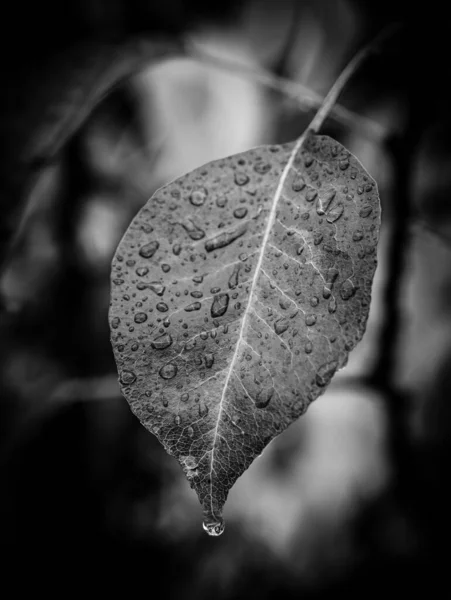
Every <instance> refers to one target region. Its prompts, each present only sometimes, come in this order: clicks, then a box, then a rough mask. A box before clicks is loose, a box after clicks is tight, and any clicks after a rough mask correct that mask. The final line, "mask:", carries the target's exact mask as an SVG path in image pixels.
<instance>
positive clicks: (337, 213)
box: [326, 203, 344, 223]
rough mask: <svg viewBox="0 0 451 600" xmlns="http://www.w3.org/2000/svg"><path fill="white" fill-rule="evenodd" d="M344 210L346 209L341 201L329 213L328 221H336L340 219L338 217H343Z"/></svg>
mask: <svg viewBox="0 0 451 600" xmlns="http://www.w3.org/2000/svg"><path fill="white" fill-rule="evenodd" d="M343 211H344V206H343V204H341V203H340V204H337V205H336V206H334V207H333V208H332V209H331V210H330V211H329V212H328V213H327V217H326V221H327V222H328V223H335V221H338V219H339V218H340V217H341V215H342V214H343Z"/></svg>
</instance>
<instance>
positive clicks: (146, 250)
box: [139, 242, 160, 258]
mask: <svg viewBox="0 0 451 600" xmlns="http://www.w3.org/2000/svg"><path fill="white" fill-rule="evenodd" d="M159 247H160V243H159V242H149V243H148V244H145V245H144V246H142V247H141V249H140V250H139V254H140V256H142V257H143V258H152V256H153V255H154V254H155V252H156V251H157V250H158V248H159Z"/></svg>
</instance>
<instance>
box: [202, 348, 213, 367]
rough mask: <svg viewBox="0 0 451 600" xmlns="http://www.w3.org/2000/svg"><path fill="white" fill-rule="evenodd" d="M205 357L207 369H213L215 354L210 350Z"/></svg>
mask: <svg viewBox="0 0 451 600" xmlns="http://www.w3.org/2000/svg"><path fill="white" fill-rule="evenodd" d="M204 358H205V366H206V367H207V369H211V367H212V366H213V363H214V362H215V357H214V354H211V352H209V353H207V354H206V355H205V357H204Z"/></svg>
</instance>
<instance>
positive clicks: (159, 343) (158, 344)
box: [150, 333, 172, 350]
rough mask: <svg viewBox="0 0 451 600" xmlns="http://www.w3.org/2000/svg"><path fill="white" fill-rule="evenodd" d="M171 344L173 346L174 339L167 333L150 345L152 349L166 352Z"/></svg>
mask: <svg viewBox="0 0 451 600" xmlns="http://www.w3.org/2000/svg"><path fill="white" fill-rule="evenodd" d="M171 344H172V338H171V336H170V335H169V333H165V334H163V335H161V336H160V337H157V338H155V339H154V340H153V341H152V342H151V343H150V345H151V346H152V348H154V349H155V350H165V349H166V348H169V346H170V345H171Z"/></svg>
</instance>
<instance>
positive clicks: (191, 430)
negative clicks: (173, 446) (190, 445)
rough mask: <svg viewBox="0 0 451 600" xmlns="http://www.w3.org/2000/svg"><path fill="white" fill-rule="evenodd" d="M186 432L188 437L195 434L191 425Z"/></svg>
mask: <svg viewBox="0 0 451 600" xmlns="http://www.w3.org/2000/svg"><path fill="white" fill-rule="evenodd" d="M186 434H187V436H188V437H190V438H192V437H193V435H194V429H193V428H192V427H191V426H190V427H188V429H187V430H186Z"/></svg>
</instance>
